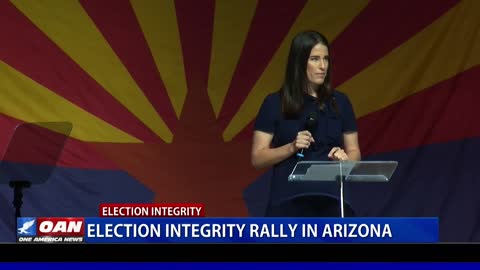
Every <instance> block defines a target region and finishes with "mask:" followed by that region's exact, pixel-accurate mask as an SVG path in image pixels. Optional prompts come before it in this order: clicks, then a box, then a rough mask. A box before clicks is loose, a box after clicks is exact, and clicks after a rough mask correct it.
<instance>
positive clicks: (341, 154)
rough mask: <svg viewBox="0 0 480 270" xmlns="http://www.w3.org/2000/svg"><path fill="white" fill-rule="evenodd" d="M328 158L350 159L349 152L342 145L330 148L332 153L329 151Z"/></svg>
mask: <svg viewBox="0 0 480 270" xmlns="http://www.w3.org/2000/svg"><path fill="white" fill-rule="evenodd" d="M328 158H329V159H331V160H341V161H345V160H348V156H347V154H346V153H345V151H344V150H343V149H342V148H340V147H333V148H332V150H330V153H328Z"/></svg>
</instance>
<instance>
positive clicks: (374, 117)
mask: <svg viewBox="0 0 480 270" xmlns="http://www.w3.org/2000/svg"><path fill="white" fill-rule="evenodd" d="M478 10H480V1H476V0H470V1H468V0H466V1H456V0H442V1H438V0H424V1H387V0H372V1H367V0H351V1H346V0H338V1H316V0H312V1H301V0H292V1H274V0H259V1H254V0H228V1H227V0H217V1H214V0H201V1H188V0H177V1H171V0H158V1H157V0H151V1H148V0H131V1H127V0H98V1H94V0H89V1H73V0H65V1H53V0H43V1H24V0H12V1H7V0H1V1H0V25H1V26H0V40H1V41H0V130H1V132H0V150H1V151H2V153H3V152H5V151H6V148H7V145H8V142H9V140H10V137H11V136H12V134H13V131H14V128H15V126H16V125H17V124H18V123H22V122H50V121H68V122H71V123H72V125H73V129H72V131H71V133H70V136H69V138H68V140H67V142H66V144H65V148H64V150H63V152H62V154H61V156H60V158H59V160H58V162H56V164H50V166H55V170H54V172H53V174H52V176H51V177H50V179H49V180H48V181H47V182H45V183H44V184H39V185H34V186H32V187H31V188H29V189H27V190H25V196H24V198H23V199H24V205H23V207H22V209H23V212H22V215H24V216H96V215H97V213H98V205H99V203H105V202H109V203H120V202H130V203H135V202H198V203H205V205H206V215H207V216H247V215H261V213H262V207H264V203H265V197H266V192H267V191H268V181H267V180H266V179H268V178H267V177H265V175H264V174H263V173H266V174H268V171H266V172H265V171H256V170H254V169H253V168H252V166H251V165H250V144H251V133H252V121H253V120H254V117H255V115H256V113H257V111H258V109H259V107H260V104H261V102H262V100H263V98H264V97H265V96H266V95H267V94H269V93H271V92H273V91H276V90H277V89H278V87H279V86H280V83H281V81H282V79H283V74H284V67H285V62H286V56H287V53H288V48H289V44H290V41H291V39H292V37H293V36H294V35H295V34H296V33H297V32H299V31H302V30H306V29H315V30H318V31H320V32H322V33H324V34H325V35H326V36H327V37H328V39H329V40H330V41H331V42H332V51H331V54H332V58H333V61H334V62H333V80H334V86H335V87H336V88H337V89H338V90H340V91H342V92H344V93H346V94H347V95H349V97H350V99H351V100H352V103H353V106H354V109H355V112H356V115H357V118H358V124H359V132H360V143H361V148H362V153H363V156H364V159H366V160H382V159H383V160H397V161H398V162H399V167H398V169H397V171H396V173H395V175H394V177H393V178H392V180H391V182H390V183H388V184H362V185H352V186H351V190H350V193H351V196H352V198H351V201H352V203H353V204H354V205H355V207H356V208H357V210H358V211H359V213H360V214H361V215H364V216H410V217H415V216H439V217H440V239H441V240H442V241H474V240H476V241H478V240H480V196H479V195H478V191H479V190H480V178H479V176H478V173H477V170H478V169H477V168H478V153H479V152H480V138H479V135H480V125H479V124H478V123H479V120H478V116H479V106H478V101H479V100H480V89H479V85H480V68H479V65H478V64H479V63H480V19H479V16H478ZM23 158H24V160H22V158H20V160H15V161H14V162H22V161H24V162H28V161H29V160H28V159H29V158H30V157H27V156H25V157H23ZM0 205H1V209H2V211H0V241H14V240H15V238H14V235H15V234H14V232H13V229H14V218H13V206H12V190H11V189H10V188H9V187H8V185H7V184H6V183H2V185H1V186H0ZM10 209H11V211H10Z"/></svg>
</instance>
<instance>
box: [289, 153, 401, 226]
mask: <svg viewBox="0 0 480 270" xmlns="http://www.w3.org/2000/svg"><path fill="white" fill-rule="evenodd" d="M397 166H398V162H397V161H299V162H298V163H297V164H296V165H295V167H294V168H293V171H292V173H291V174H290V175H289V176H288V181H299V182H302V181H327V182H336V183H338V189H339V194H338V195H339V198H340V207H339V208H340V216H341V217H342V218H344V217H345V198H344V183H345V182H388V181H389V180H390V178H391V177H392V175H393V173H394V172H395V170H396V168H397Z"/></svg>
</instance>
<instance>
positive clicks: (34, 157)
mask: <svg viewBox="0 0 480 270" xmlns="http://www.w3.org/2000/svg"><path fill="white" fill-rule="evenodd" d="M72 128H73V125H72V123H70V122H32V123H20V124H18V125H17V126H16V127H15V130H14V131H13V134H12V136H11V137H10V140H9V142H8V145H7V147H6V149H5V152H4V153H3V156H2V157H1V160H0V184H7V185H9V186H10V187H11V188H12V189H13V206H14V208H15V223H16V221H17V218H18V217H21V207H22V204H23V190H24V189H26V188H30V187H31V186H32V185H35V184H44V183H45V182H46V181H47V180H48V179H49V178H50V175H51V174H52V172H53V171H54V169H55V167H56V165H57V161H58V159H59V157H60V155H61V153H62V151H63V147H64V144H65V143H66V141H67V139H68V138H69V136H70V133H71V131H72ZM15 226H16V225H15Z"/></svg>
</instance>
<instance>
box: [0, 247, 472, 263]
mask: <svg viewBox="0 0 480 270" xmlns="http://www.w3.org/2000/svg"><path fill="white" fill-rule="evenodd" d="M478 250H480V245H476V244H296V245H295V244H275V245H273V244H74V245H71V244H3V245H0V261H10V262H14V261H17V262H20V261H23V262H25V261H30V262H32V261H35V262H69V261H76V262H78V261H83V262H162V261H169V262H173V261H177V262H194V261H195V262H207V261H210V262H216V261H218V262H228V261H235V262H238V261H250V262H267V261H279V262H288V261H292V262H293V261H297V262H298V261H304V262H406V261H409V262H428V261H430V262H435V261H439V262H459V261H465V262H467V261H470V262H473V261H480V257H479V255H478V254H479V253H478Z"/></svg>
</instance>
